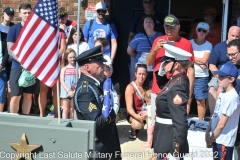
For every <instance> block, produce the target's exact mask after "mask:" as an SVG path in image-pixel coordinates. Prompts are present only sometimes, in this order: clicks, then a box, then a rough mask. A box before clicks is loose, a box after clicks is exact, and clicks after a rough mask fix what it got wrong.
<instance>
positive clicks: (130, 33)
mask: <svg viewBox="0 0 240 160" xmlns="http://www.w3.org/2000/svg"><path fill="white" fill-rule="evenodd" d="M134 36H135V33H133V32H129V36H128V44H129V43H130V42H131V40H132V39H133V37H134Z"/></svg>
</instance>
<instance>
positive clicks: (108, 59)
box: [103, 55, 112, 65]
mask: <svg viewBox="0 0 240 160" xmlns="http://www.w3.org/2000/svg"><path fill="white" fill-rule="evenodd" d="M103 58H104V59H106V60H107V62H103V64H105V65H111V64H112V60H111V58H110V57H109V56H108V55H103Z"/></svg>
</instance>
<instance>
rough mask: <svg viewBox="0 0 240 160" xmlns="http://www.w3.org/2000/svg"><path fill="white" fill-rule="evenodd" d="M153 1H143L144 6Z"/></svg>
mask: <svg viewBox="0 0 240 160" xmlns="http://www.w3.org/2000/svg"><path fill="white" fill-rule="evenodd" d="M152 2H153V1H143V3H145V4H150V3H152Z"/></svg>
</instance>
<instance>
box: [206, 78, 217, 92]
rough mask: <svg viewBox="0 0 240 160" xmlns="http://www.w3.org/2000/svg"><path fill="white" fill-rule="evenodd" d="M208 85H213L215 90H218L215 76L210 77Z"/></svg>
mask: <svg viewBox="0 0 240 160" xmlns="http://www.w3.org/2000/svg"><path fill="white" fill-rule="evenodd" d="M208 87H209V88H210V87H214V88H215V89H216V91H217V90H218V79H217V78H216V77H212V79H211V80H210V82H209V83H208Z"/></svg>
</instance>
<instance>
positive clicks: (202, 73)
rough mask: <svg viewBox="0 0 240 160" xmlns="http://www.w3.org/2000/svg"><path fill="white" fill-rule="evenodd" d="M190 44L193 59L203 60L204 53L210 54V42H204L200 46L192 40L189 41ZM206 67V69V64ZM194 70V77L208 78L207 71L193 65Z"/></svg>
mask: <svg viewBox="0 0 240 160" xmlns="http://www.w3.org/2000/svg"><path fill="white" fill-rule="evenodd" d="M190 42H191V43H192V47H193V52H194V57H197V58H203V56H204V53H205V52H209V54H210V53H211V50H212V44H211V43H210V42H208V41H206V42H205V43H203V44H202V45H198V44H196V43H195V42H194V39H191V40H190ZM206 65H207V68H208V63H207V64H206ZM194 69H195V77H208V76H209V73H208V69H204V70H203V69H202V68H201V67H200V66H198V65H197V64H194Z"/></svg>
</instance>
